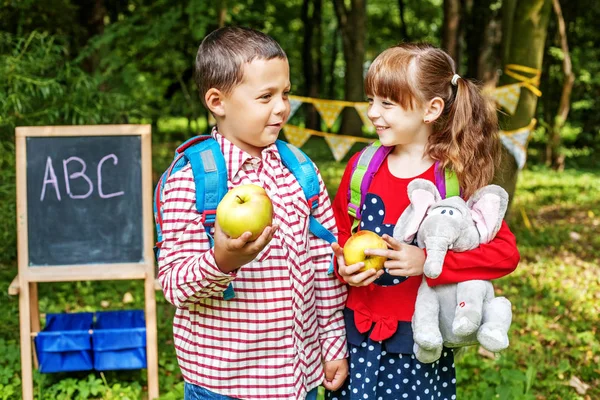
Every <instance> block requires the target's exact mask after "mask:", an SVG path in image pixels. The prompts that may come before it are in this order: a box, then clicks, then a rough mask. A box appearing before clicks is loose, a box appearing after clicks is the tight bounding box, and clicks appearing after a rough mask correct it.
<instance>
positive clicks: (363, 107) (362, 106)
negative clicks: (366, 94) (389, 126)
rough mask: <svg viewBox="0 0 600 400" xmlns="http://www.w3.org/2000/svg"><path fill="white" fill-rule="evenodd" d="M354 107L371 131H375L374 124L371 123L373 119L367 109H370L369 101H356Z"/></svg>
mask: <svg viewBox="0 0 600 400" xmlns="http://www.w3.org/2000/svg"><path fill="white" fill-rule="evenodd" d="M354 109H355V110H356V112H357V113H358V115H359V116H360V119H361V120H362V123H363V124H364V125H365V127H366V128H367V129H368V130H369V132H372V131H374V130H375V127H373V124H372V123H371V120H370V119H369V116H368V115H367V111H368V110H369V103H354Z"/></svg>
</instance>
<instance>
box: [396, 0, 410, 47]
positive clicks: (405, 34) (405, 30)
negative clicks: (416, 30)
mask: <svg viewBox="0 0 600 400" xmlns="http://www.w3.org/2000/svg"><path fill="white" fill-rule="evenodd" d="M404 8H405V5H404V0H398V12H399V14H400V31H401V32H402V40H405V41H407V42H408V41H410V38H409V37H408V28H407V26H406V21H405V19H404Z"/></svg>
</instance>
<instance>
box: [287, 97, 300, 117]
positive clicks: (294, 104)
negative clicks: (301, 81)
mask: <svg viewBox="0 0 600 400" xmlns="http://www.w3.org/2000/svg"><path fill="white" fill-rule="evenodd" d="M289 100H290V116H289V117H288V120H289V119H290V118H292V116H293V115H294V114H295V113H296V111H298V108H300V106H301V105H302V100H299V99H295V98H293V97H291V96H290V97H289Z"/></svg>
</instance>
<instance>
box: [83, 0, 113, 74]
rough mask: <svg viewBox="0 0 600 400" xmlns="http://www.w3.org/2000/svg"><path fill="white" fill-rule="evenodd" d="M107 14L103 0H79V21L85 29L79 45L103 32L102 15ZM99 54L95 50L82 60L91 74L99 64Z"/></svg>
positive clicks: (85, 68) (84, 66)
mask: <svg viewBox="0 0 600 400" xmlns="http://www.w3.org/2000/svg"><path fill="white" fill-rule="evenodd" d="M106 15H107V9H106V6H105V4H104V0H85V1H83V2H81V5H80V8H79V21H80V24H81V26H82V27H83V28H84V30H85V35H84V36H83V37H80V38H79V39H80V40H79V47H80V48H82V47H83V46H85V45H86V44H87V42H88V41H89V39H90V38H92V37H94V36H96V35H100V34H101V33H103V32H104V17H105V16H106ZM100 59H101V57H100V54H99V52H98V51H97V50H96V51H94V52H93V53H92V54H91V55H90V56H89V57H88V58H86V59H85V60H84V61H83V64H82V65H83V69H84V70H85V71H86V72H88V73H90V74H92V73H94V71H96V68H97V67H98V65H100Z"/></svg>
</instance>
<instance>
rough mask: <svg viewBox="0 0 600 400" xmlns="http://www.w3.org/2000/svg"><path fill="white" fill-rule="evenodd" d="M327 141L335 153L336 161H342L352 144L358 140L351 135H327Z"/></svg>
mask: <svg viewBox="0 0 600 400" xmlns="http://www.w3.org/2000/svg"><path fill="white" fill-rule="evenodd" d="M325 141H326V142H327V144H328V145H329V148H330V149H331V153H332V154H333V158H335V161H341V160H342V159H343V158H344V156H345V155H346V154H347V153H348V150H350V148H351V147H352V145H353V144H354V143H355V142H356V141H355V140H354V139H353V138H352V137H350V136H335V135H325Z"/></svg>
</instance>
